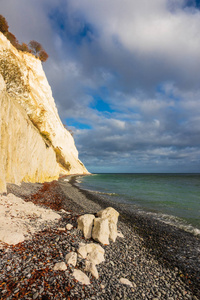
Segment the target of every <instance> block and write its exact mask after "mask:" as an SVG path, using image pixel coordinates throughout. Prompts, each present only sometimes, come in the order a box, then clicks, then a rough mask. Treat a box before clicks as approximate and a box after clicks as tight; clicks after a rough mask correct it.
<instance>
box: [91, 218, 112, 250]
mask: <svg viewBox="0 0 200 300" xmlns="http://www.w3.org/2000/svg"><path fill="white" fill-rule="evenodd" d="M109 235H110V230H109V221H108V219H102V218H95V219H94V227H93V230H92V237H93V239H94V240H95V241H97V242H99V243H101V244H104V245H105V244H106V245H108V244H109Z"/></svg>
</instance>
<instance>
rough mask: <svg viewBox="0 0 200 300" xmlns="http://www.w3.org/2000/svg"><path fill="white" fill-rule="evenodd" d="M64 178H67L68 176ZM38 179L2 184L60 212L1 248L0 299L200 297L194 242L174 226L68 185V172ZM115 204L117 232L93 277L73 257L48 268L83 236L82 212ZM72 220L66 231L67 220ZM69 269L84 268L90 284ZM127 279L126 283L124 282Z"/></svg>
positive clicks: (199, 245)
mask: <svg viewBox="0 0 200 300" xmlns="http://www.w3.org/2000/svg"><path fill="white" fill-rule="evenodd" d="M67 178H69V177H67ZM69 179H70V180H71V181H69V182H68V181H66V177H63V178H60V179H59V181H53V182H51V183H45V184H27V183H26V184H22V185H21V187H18V186H16V185H8V193H12V194H14V195H16V196H17V197H20V198H22V199H23V200H25V201H32V202H33V203H34V204H36V205H40V206H42V207H49V208H51V209H53V210H54V211H56V213H58V214H59V215H60V216H61V218H60V219H59V220H58V221H57V222H56V223H55V222H52V223H51V222H50V223H48V225H47V224H44V225H42V226H43V228H40V231H39V232H38V233H36V234H33V235H31V238H29V239H27V240H25V241H24V242H22V243H19V244H17V245H13V246H9V245H6V244H4V246H3V247H2V249H1V250H0V268H1V273H0V299H94V300H95V299H154V300H156V299H168V300H170V299H200V294H199V291H200V285H199V282H200V279H199V276H200V269H199V268H200V264H199V255H200V240H199V238H198V237H195V236H193V235H192V234H190V233H187V232H184V231H183V230H181V229H178V228H175V227H173V226H170V225H167V224H164V223H162V222H160V221H156V220H154V219H152V218H151V217H150V216H149V218H148V217H144V216H143V215H140V214H135V215H133V213H130V211H129V210H128V208H127V207H118V206H117V205H116V204H115V203H110V202H106V201H105V200H104V199H101V198H99V197H97V196H95V195H93V194H91V193H88V192H86V191H83V190H80V189H78V188H77V187H76V186H75V177H71V178H69ZM108 206H112V207H114V208H115V209H116V210H117V211H118V212H119V213H120V217H119V222H118V229H119V230H120V231H121V232H122V233H123V235H124V238H122V237H117V239H116V242H110V244H109V245H101V246H102V248H103V249H104V250H105V261H104V262H102V263H101V264H99V265H97V270H98V273H99V278H98V279H96V278H94V277H93V276H92V275H91V274H90V273H88V272H86V271H85V260H84V259H83V258H81V257H80V256H78V261H77V265H76V267H74V266H73V265H67V268H66V269H65V270H61V271H55V270H54V266H55V264H56V263H57V262H64V261H65V256H66V254H67V253H69V252H72V251H74V252H77V250H78V247H79V244H80V243H81V242H84V243H90V242H91V240H85V239H84V237H83V233H82V232H81V231H80V230H79V229H77V219H78V217H79V216H80V215H83V214H86V213H92V214H95V213H97V212H98V211H99V210H101V209H102V208H106V207H108ZM67 224H71V225H72V226H73V227H72V229H71V230H67V229H66V225H67ZM74 269H79V270H81V271H83V272H84V273H86V274H87V275H88V277H89V279H90V284H89V285H83V284H81V283H80V282H78V281H77V280H76V279H75V278H74V276H73V272H74ZM121 278H124V279H128V280H129V281H130V282H131V283H132V285H131V286H129V285H126V284H123V283H122V282H121V281H120V279H121Z"/></svg>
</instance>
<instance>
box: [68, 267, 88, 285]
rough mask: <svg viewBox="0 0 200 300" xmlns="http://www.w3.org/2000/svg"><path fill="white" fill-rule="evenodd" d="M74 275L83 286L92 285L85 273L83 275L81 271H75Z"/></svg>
mask: <svg viewBox="0 0 200 300" xmlns="http://www.w3.org/2000/svg"><path fill="white" fill-rule="evenodd" d="M72 275H73V276H74V278H75V279H76V280H78V281H79V282H81V283H82V284H86V285H88V284H90V279H89V277H88V276H87V275H86V274H85V273H83V272H82V271H81V270H77V269H75V270H74V272H73V274H72Z"/></svg>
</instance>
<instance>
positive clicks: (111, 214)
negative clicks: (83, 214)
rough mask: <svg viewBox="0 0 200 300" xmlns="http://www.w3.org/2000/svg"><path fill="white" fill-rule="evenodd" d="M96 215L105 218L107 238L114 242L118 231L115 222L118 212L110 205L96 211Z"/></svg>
mask: <svg viewBox="0 0 200 300" xmlns="http://www.w3.org/2000/svg"><path fill="white" fill-rule="evenodd" d="M97 216H98V217H100V218H101V219H107V220H108V225H109V238H110V239H111V241H113V242H115V240H116V238H117V235H118V232H117V222H118V217H119V213H118V212H117V211H116V210H115V209H114V208H112V207H107V208H106V209H104V210H101V211H99V212H98V213H97Z"/></svg>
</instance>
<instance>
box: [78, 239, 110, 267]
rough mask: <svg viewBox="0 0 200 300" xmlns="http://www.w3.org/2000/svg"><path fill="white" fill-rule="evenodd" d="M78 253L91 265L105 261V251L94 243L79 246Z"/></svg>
mask: <svg viewBox="0 0 200 300" xmlns="http://www.w3.org/2000/svg"><path fill="white" fill-rule="evenodd" d="M78 253H79V254H80V255H81V256H82V257H83V258H86V259H87V260H89V261H91V262H92V263H93V264H95V265H98V264H100V263H101V262H103V261H105V259H104V253H105V250H104V249H103V248H102V247H101V246H100V245H99V244H96V243H90V244H81V245H80V247H79V249H78Z"/></svg>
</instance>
